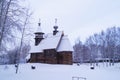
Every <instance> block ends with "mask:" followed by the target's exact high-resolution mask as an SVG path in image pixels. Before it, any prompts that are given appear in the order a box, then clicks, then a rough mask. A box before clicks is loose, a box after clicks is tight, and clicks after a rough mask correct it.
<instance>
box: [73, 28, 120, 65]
mask: <svg viewBox="0 0 120 80" xmlns="http://www.w3.org/2000/svg"><path fill="white" fill-rule="evenodd" d="M73 48H74V62H81V63H83V62H90V63H92V62H104V61H106V62H108V61H109V62H110V63H113V64H114V62H118V61H120V27H112V28H108V29H107V30H106V31H101V32H100V33H96V34H94V35H92V36H90V37H89V38H88V39H87V40H86V41H85V43H84V44H83V43H82V42H81V41H80V40H79V39H78V40H77V41H76V43H75V45H74V47H73Z"/></svg>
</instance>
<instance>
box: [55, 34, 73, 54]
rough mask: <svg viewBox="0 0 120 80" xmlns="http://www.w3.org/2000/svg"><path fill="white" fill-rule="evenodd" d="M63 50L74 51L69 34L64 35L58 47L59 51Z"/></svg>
mask: <svg viewBox="0 0 120 80" xmlns="http://www.w3.org/2000/svg"><path fill="white" fill-rule="evenodd" d="M62 51H73V48H72V46H71V44H70V41H69V39H68V37H67V35H65V36H63V37H62V39H61V41H60V44H59V46H58V48H57V52H62Z"/></svg>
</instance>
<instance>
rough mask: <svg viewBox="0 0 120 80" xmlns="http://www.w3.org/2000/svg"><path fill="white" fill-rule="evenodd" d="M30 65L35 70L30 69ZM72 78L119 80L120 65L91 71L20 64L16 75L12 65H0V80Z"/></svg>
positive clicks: (60, 79) (88, 68) (86, 68)
mask: <svg viewBox="0 0 120 80" xmlns="http://www.w3.org/2000/svg"><path fill="white" fill-rule="evenodd" d="M32 65H33V66H35V67H36V68H35V69H31V66H32ZM72 77H83V78H86V80H119V79H120V64H115V66H108V67H106V66H105V65H104V66H103V65H102V64H101V65H99V66H98V67H95V69H93V70H92V69H90V66H89V64H82V65H80V66H77V65H76V64H74V65H54V64H40V63H26V64H20V66H19V71H18V73H17V74H16V73H15V66H14V65H7V66H6V65H0V80H72ZM74 80H77V79H74ZM80 80H84V79H80Z"/></svg>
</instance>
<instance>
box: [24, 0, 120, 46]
mask: <svg viewBox="0 0 120 80" xmlns="http://www.w3.org/2000/svg"><path fill="white" fill-rule="evenodd" d="M26 1H28V3H29V5H30V9H32V11H33V18H34V19H33V23H34V26H35V28H37V23H38V20H39V18H41V27H42V30H43V31H44V32H45V33H49V32H52V31H53V26H54V24H55V18H57V19H58V26H59V30H63V31H64V33H65V34H67V35H68V36H69V38H70V41H71V43H72V44H74V41H75V39H76V38H77V37H80V39H81V40H82V41H85V39H86V38H87V37H88V36H89V35H92V34H93V33H95V32H100V31H101V30H105V29H106V28H108V27H112V26H120V0H26Z"/></svg>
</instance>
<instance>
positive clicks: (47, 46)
mask: <svg viewBox="0 0 120 80" xmlns="http://www.w3.org/2000/svg"><path fill="white" fill-rule="evenodd" d="M57 29H58V26H57V25H55V26H54V31H53V32H52V33H48V34H45V33H44V32H42V30H41V23H38V29H37V31H36V32H35V45H34V46H32V47H31V50H30V54H29V59H28V62H30V63H48V64H72V63H73V59H72V52H73V48H72V46H71V44H70V42H69V39H68V37H67V35H65V34H64V33H63V32H62V31H58V30H57Z"/></svg>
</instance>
